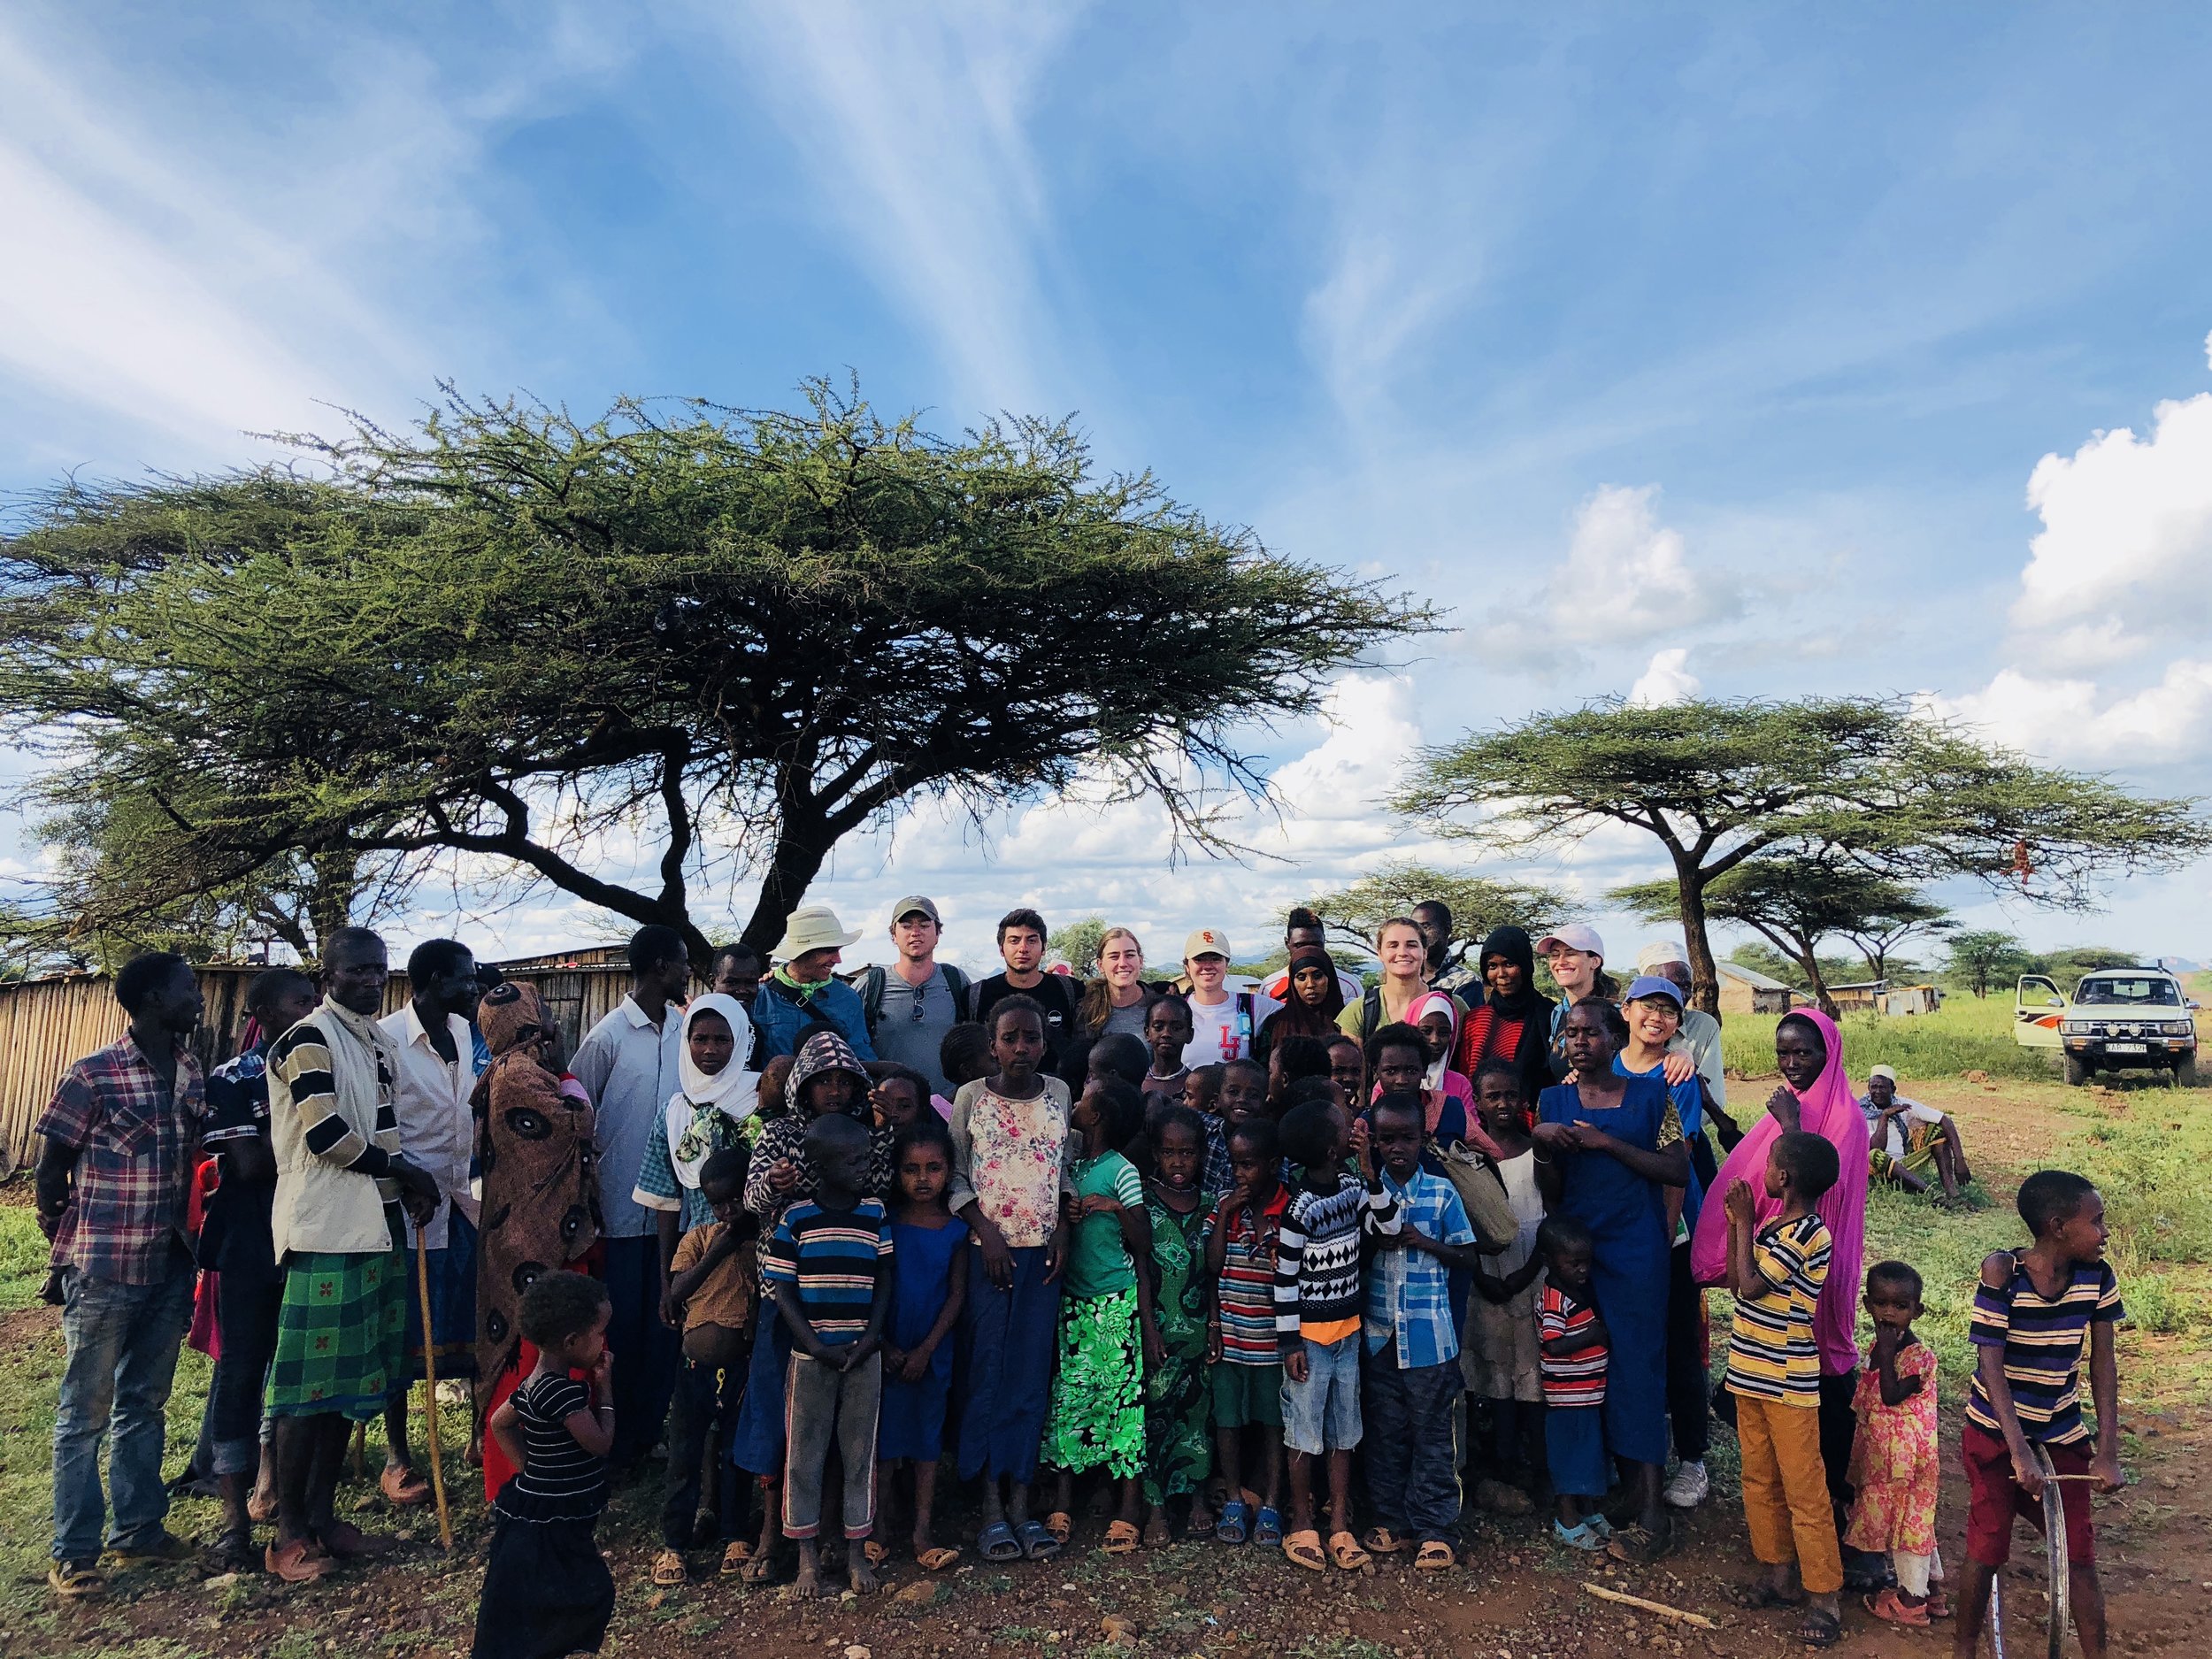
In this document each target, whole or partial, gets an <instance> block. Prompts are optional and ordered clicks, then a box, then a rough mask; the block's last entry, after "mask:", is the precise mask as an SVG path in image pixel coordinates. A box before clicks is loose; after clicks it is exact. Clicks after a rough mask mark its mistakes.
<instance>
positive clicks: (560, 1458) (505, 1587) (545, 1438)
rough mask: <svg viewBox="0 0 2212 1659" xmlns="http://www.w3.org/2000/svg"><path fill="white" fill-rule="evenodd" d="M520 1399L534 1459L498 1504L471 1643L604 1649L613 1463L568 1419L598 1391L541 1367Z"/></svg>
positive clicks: (505, 1651)
mask: <svg viewBox="0 0 2212 1659" xmlns="http://www.w3.org/2000/svg"><path fill="white" fill-rule="evenodd" d="M512 1399H513V1402H514V1408H515V1414H516V1416H517V1417H518V1418H519V1419H520V1421H521V1426H522V1445H523V1450H524V1453H525V1454H526V1463H525V1466H524V1468H523V1471H522V1472H521V1473H520V1474H518V1475H516V1476H514V1477H512V1478H511V1479H510V1480H509V1481H508V1482H507V1484H506V1485H505V1486H502V1487H501V1488H500V1489H499V1496H498V1498H497V1499H496V1500H495V1501H494V1503H493V1505H492V1513H493V1524H494V1525H495V1528H496V1530H495V1532H494V1533H493V1534H492V1548H491V1559H490V1561H489V1562H488V1563H487V1565H486V1566H485V1569H484V1591H483V1595H482V1599H481V1600H480V1601H478V1603H477V1607H476V1644H475V1647H473V1649H472V1653H473V1654H474V1659H562V1655H567V1654H572V1653H596V1652H598V1650H599V1645H600V1643H601V1642H602V1641H603V1640H605V1637H606V1634H607V1621H608V1620H609V1619H611V1618H612V1617H614V1575H613V1574H612V1573H611V1572H610V1571H608V1570H607V1563H606V1559H605V1557H603V1556H602V1555H600V1553H599V1544H598V1540H596V1539H595V1537H594V1536H593V1533H594V1530H595V1528H596V1526H597V1525H598V1521H599V1512H600V1511H601V1510H602V1509H605V1508H606V1507H607V1465H606V1460H605V1459H604V1458H602V1457H595V1456H593V1455H591V1454H590V1453H589V1452H588V1451H586V1450H585V1449H584V1448H582V1447H581V1446H579V1445H578V1444H577V1443H576V1437H575V1436H574V1435H572V1434H571V1433H570V1432H568V1425H567V1419H568V1418H569V1417H572V1416H573V1415H574V1414H575V1413H577V1412H579V1411H582V1410H586V1409H589V1407H590V1404H591V1394H590V1391H589V1390H588V1388H586V1386H584V1385H583V1384H582V1383H580V1382H578V1381H576V1380H575V1379H573V1378H571V1377H565V1376H549V1375H547V1374H545V1373H543V1372H534V1373H532V1375H531V1376H530V1377H529V1378H528V1379H526V1380H525V1381H524V1383H523V1385H522V1386H521V1387H519V1388H518V1389H516V1390H515V1392H514V1394H513V1396H512Z"/></svg>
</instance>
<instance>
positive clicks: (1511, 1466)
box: [1459, 1060, 1544, 1515]
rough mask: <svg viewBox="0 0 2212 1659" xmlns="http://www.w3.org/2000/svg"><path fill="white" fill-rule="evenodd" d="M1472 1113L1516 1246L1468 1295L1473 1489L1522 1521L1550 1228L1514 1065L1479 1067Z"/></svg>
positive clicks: (1537, 1431)
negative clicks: (1481, 1438) (1477, 1437)
mask: <svg viewBox="0 0 2212 1659" xmlns="http://www.w3.org/2000/svg"><path fill="white" fill-rule="evenodd" d="M1474 1082H1475V1111H1476V1116H1477V1118H1478V1119H1479V1122H1480V1123H1481V1125H1482V1128H1483V1133H1486V1134H1487V1135H1488V1136H1489V1137H1490V1144H1491V1146H1492V1147H1493V1148H1495V1149H1496V1156H1495V1157H1494V1159H1493V1160H1492V1162H1491V1168H1492V1169H1493V1171H1494V1172H1495V1174H1496V1175H1497V1178H1498V1184H1499V1185H1500V1186H1501V1187H1503V1188H1504V1189H1505V1200H1506V1202H1507V1204H1508V1205H1509V1206H1510V1207H1511V1209H1512V1211H1513V1218H1514V1220H1515V1222H1516V1223H1517V1230H1516V1232H1515V1233H1514V1235H1513V1242H1512V1243H1510V1244H1509V1245H1507V1246H1506V1247H1505V1248H1504V1250H1503V1251H1502V1252H1501V1253H1500V1254H1499V1255H1497V1256H1492V1257H1491V1258H1490V1259H1489V1260H1487V1261H1486V1262H1485V1263H1483V1264H1482V1265H1481V1266H1480V1267H1479V1268H1478V1269H1477V1270H1476V1271H1475V1292H1476V1294H1474V1295H1472V1296H1471V1297H1469V1298H1468V1308H1467V1330H1466V1334H1465V1341H1464V1342H1463V1345H1462V1347H1461V1349H1460V1356H1459V1358H1460V1369H1461V1370H1462V1371H1464V1372H1465V1373H1466V1377H1467V1391H1468V1392H1469V1393H1470V1394H1476V1395H1479V1396H1480V1397H1481V1398H1483V1399H1485V1400H1486V1401H1488V1402H1490V1413H1491V1442H1490V1448H1491V1459H1492V1467H1493V1468H1494V1471H1495V1478H1493V1477H1491V1476H1485V1477H1484V1478H1482V1479H1479V1480H1478V1481H1476V1482H1475V1492H1474V1498H1475V1502H1476V1503H1478V1504H1479V1505H1480V1506H1481V1507H1482V1508H1484V1509H1493V1510H1495V1511H1497V1512H1498V1513H1499V1514H1502V1515H1526V1514H1527V1513H1528V1512H1529V1510H1530V1509H1532V1508H1533V1507H1534V1505H1533V1503H1532V1498H1531V1494H1532V1493H1533V1492H1534V1491H1535V1489H1536V1482H1537V1476H1538V1473H1539V1471H1540V1466H1541V1464H1542V1463H1543V1457H1544V1454H1543V1407H1544V1379H1543V1367H1542V1364H1541V1362H1540V1356H1539V1355H1538V1353H1537V1347H1536V1298H1537V1294H1538V1287H1537V1280H1538V1279H1539V1278H1540V1277H1541V1275H1542V1273H1543V1271H1544V1263H1543V1258H1542V1257H1541V1256H1539V1255H1538V1253H1537V1249H1536V1231H1537V1229H1538V1228H1539V1227H1540V1226H1542V1225H1544V1194H1543V1189H1542V1188H1541V1187H1539V1186H1538V1185H1537V1182H1536V1143H1535V1141H1533V1140H1532V1139H1531V1138H1530V1136H1529V1125H1528V1101H1527V1098H1526V1090H1525V1088H1524V1087H1523V1085H1522V1082H1521V1073H1520V1071H1519V1068H1518V1067H1517V1066H1516V1065H1515V1064H1513V1063H1512V1062H1511V1061H1510V1060H1486V1061H1484V1062H1483V1063H1482V1064H1481V1065H1479V1066H1478V1067H1477V1068H1476V1069H1475V1079H1474Z"/></svg>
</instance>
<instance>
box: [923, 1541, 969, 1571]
mask: <svg viewBox="0 0 2212 1659" xmlns="http://www.w3.org/2000/svg"><path fill="white" fill-rule="evenodd" d="M959 1559H960V1552H959V1551H958V1550H956V1549H947V1548H945V1547H944V1546H943V1545H941V1544H933V1545H931V1546H930V1547H929V1548H927V1549H918V1550H916V1551H915V1552H914V1564H915V1565H916V1566H918V1567H919V1568H920V1569H921V1570H922V1571H924V1572H942V1571H944V1570H945V1569H946V1568H948V1567H949V1566H951V1565H952V1563H954V1562H956V1561H958V1560H959Z"/></svg>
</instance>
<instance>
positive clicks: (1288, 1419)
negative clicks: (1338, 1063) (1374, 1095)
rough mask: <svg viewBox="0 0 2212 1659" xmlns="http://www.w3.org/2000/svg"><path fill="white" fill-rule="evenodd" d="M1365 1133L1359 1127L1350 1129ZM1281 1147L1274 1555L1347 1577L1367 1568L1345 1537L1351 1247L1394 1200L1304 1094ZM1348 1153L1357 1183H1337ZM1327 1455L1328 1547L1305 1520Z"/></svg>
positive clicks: (1391, 1216)
mask: <svg viewBox="0 0 2212 1659" xmlns="http://www.w3.org/2000/svg"><path fill="white" fill-rule="evenodd" d="M1361 1127H1362V1130H1363V1131H1364V1129H1365V1125H1361ZM1283 1150H1284V1151H1285V1152H1286V1154H1288V1155H1289V1156H1290V1158H1291V1160H1292V1162H1293V1163H1294V1164H1298V1165H1300V1166H1301V1168H1300V1170H1299V1174H1298V1189H1297V1191H1296V1192H1294V1194H1292V1195H1291V1200H1290V1203H1289V1205H1288V1207H1287V1208H1286V1209H1285V1210H1284V1211H1283V1219H1282V1225H1281V1228H1280V1231H1279V1233H1278V1235H1277V1242H1276V1249H1275V1335H1276V1340H1277V1341H1278V1342H1279V1344H1280V1346H1281V1349H1282V1356H1283V1444H1284V1446H1285V1447H1286V1448H1288V1450H1289V1453H1290V1508H1291V1516H1290V1530H1289V1531H1288V1532H1286V1533H1284V1535H1283V1553H1284V1554H1285V1555H1287V1556H1289V1557H1290V1559H1291V1560H1292V1561H1293V1562H1294V1563H1296V1564H1297V1565H1299V1566H1301V1567H1304V1568H1306V1569H1308V1570H1309V1571H1313V1572H1325V1571H1327V1570H1328V1565H1329V1563H1331V1562H1332V1561H1333V1562H1334V1563H1336V1565H1337V1566H1338V1567H1339V1568H1340V1570H1342V1571H1347V1572H1356V1571H1358V1570H1359V1569H1360V1568H1362V1567H1364V1566H1366V1565H1368V1564H1369V1561H1370V1557H1369V1555H1368V1554H1367V1552H1366V1551H1365V1550H1363V1549H1362V1548H1360V1547H1359V1540H1357V1539H1356V1538H1355V1537H1353V1535H1352V1452H1353V1449H1354V1448H1356V1447H1357V1446H1358V1445H1359V1443H1360V1410H1359V1361H1360V1326H1361V1316H1362V1296H1361V1284H1360V1246H1361V1244H1362V1242H1363V1240H1365V1239H1366V1238H1368V1237H1370V1236H1374V1237H1384V1236H1387V1235H1388V1234H1391V1233H1396V1232H1397V1231H1398V1225H1399V1218H1398V1206H1397V1205H1396V1204H1395V1203H1394V1202H1392V1200H1391V1197H1390V1194H1389V1193H1388V1192H1387V1191H1386V1190H1385V1188H1384V1187H1383V1184H1382V1181H1381V1180H1380V1179H1379V1178H1378V1177H1377V1175H1376V1174H1375V1159H1374V1153H1373V1150H1372V1148H1370V1146H1369V1145H1368V1137H1367V1135H1366V1134H1365V1133H1360V1134H1358V1135H1355V1134H1354V1133H1353V1132H1352V1125H1351V1121H1350V1119H1349V1118H1348V1117H1347V1116H1346V1114H1345V1113H1344V1111H1343V1110H1341V1109H1340V1108H1339V1107H1335V1106H1324V1105H1322V1104H1321V1103H1320V1102H1317V1101H1310V1102H1307V1103H1306V1104H1304V1105H1302V1106H1296V1107H1293V1108H1292V1109H1291V1110H1290V1111H1288V1112H1287V1113H1286V1114H1285V1115H1284V1118H1283ZM1354 1151H1356V1155H1357V1157H1358V1160H1359V1171H1360V1176H1361V1179H1359V1180H1358V1181H1348V1180H1346V1179H1344V1161H1345V1157H1346V1156H1347V1155H1348V1153H1352V1152H1354ZM1321 1457H1325V1458H1326V1459H1327V1461H1328V1476H1329V1550H1328V1554H1327V1555H1323V1554H1322V1553H1321V1534H1320V1532H1318V1531H1317V1529H1316V1527H1315V1525H1314V1501H1313V1465H1314V1460H1315V1459H1316V1458H1321Z"/></svg>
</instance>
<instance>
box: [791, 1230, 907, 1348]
mask: <svg viewBox="0 0 2212 1659" xmlns="http://www.w3.org/2000/svg"><path fill="white" fill-rule="evenodd" d="M890 1257H891V1229H890V1227H889V1226H888V1225H887V1224H886V1221H885V1217H884V1210H883V1201H882V1200H881V1199H879V1198H864V1199H862V1200H861V1201H860V1202H858V1203H857V1204H855V1205H854V1206H853V1207H852V1208H851V1209H850V1210H825V1209H823V1208H822V1206H821V1205H820V1204H818V1203H817V1202H815V1201H814V1200H813V1199H811V1198H803V1199H801V1200H800V1201H799V1202H797V1203H795V1204H793V1205H792V1206H791V1207H790V1208H789V1209H788V1210H785V1211H784V1212H783V1219H782V1220H780V1221H779V1222H777V1223H776V1231H775V1234H774V1236H773V1237H772V1238H771V1239H770V1240H769V1241H768V1263H767V1266H766V1267H765V1268H764V1270H763V1272H762V1276H763V1277H764V1278H765V1279H767V1281H768V1283H769V1286H770V1287H771V1288H772V1289H773V1290H774V1291H775V1292H776V1293H777V1294H779V1295H792V1294H795V1295H796V1296H797V1297H798V1299H799V1302H798V1307H799V1312H800V1314H801V1315H802V1316H803V1317H804V1318H805V1320H806V1322H807V1323H808V1324H809V1325H812V1326H813V1327H814V1334H815V1335H817V1336H818V1337H819V1338H821V1339H822V1340H823V1341H824V1342H825V1343H826V1344H827V1345H828V1346H829V1347H831V1348H841V1347H843V1346H844V1345H845V1344H846V1343H848V1342H856V1341H858V1340H860V1338H861V1336H862V1335H863V1333H865V1332H866V1330H867V1329H868V1310H869V1307H870V1305H871V1304H872V1302H874V1301H875V1295H876V1278H877V1275H878V1274H879V1273H880V1272H882V1271H884V1266H885V1263H887V1262H888V1261H889V1260H890Z"/></svg>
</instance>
